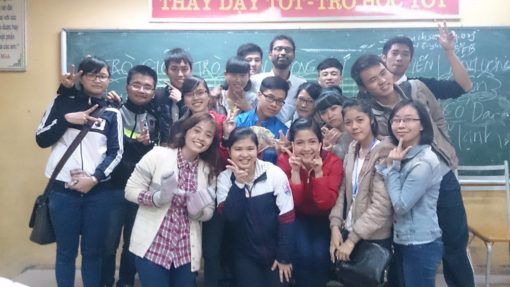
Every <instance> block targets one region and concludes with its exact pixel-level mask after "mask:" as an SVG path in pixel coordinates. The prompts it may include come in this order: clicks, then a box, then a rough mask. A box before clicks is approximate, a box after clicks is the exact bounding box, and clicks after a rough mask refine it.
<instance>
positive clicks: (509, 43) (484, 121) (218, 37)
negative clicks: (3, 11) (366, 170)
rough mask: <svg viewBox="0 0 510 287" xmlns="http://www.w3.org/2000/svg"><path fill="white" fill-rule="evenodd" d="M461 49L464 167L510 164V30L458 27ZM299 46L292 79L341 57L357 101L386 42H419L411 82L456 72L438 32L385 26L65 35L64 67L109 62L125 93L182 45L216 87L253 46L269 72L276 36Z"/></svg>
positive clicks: (455, 117)
mask: <svg viewBox="0 0 510 287" xmlns="http://www.w3.org/2000/svg"><path fill="white" fill-rule="evenodd" d="M455 31H456V33H457V37H458V40H457V47H456V51H457V54H458V55H459V57H460V58H461V60H462V61H463V63H464V64H465V65H466V67H467V68H468V70H469V74H470V76H471V78H472V80H473V83H474V88H473V90H472V92H471V93H469V94H467V95H464V96H462V97H461V98H459V99H456V100H446V101H443V102H442V105H443V107H444V109H445V114H446V117H447V120H448V123H449V129H450V136H451V138H452V141H453V142H454V145H455V147H456V149H457V152H458V155H459V158H460V162H461V164H493V163H501V162H502V161H503V160H504V159H510V54H509V52H508V51H509V50H508V49H509V47H510V27H492V28H455ZM280 33H282V34H286V35H289V36H291V37H292V38H293V39H294V40H295V42H296V48H297V50H296V60H295V62H294V64H293V66H292V73H294V74H296V75H299V76H302V77H304V78H306V79H308V80H313V79H315V78H316V71H315V68H316V66H317V64H318V63H319V62H320V61H321V60H322V59H324V58H326V57H331V56H333V57H337V58H338V59H340V60H341V61H342V62H343V63H344V66H345V69H344V84H343V89H344V91H345V92H346V94H347V95H354V94H355V92H356V90H357V89H356V87H355V85H354V83H353V81H352V80H351V79H350V78H349V70H350V67H351V65H352V63H353V62H354V60H355V59H356V58H357V57H358V56H359V55H360V54H362V53H376V54H380V52H381V47H382V45H383V43H384V42H385V41H386V40H387V39H389V38H391V37H393V36H396V35H407V36H409V37H411V38H412V39H413V41H414V42H415V56H414V59H413V63H412V66H411V67H410V70H409V75H410V76H424V77H435V78H439V79H449V78H451V70H450V67H449V65H448V63H447V61H446V59H445V57H444V55H443V52H442V49H441V48H440V47H439V45H438V43H437V41H436V34H437V30H436V29H432V28H406V29H402V28H392V29H390V28H386V29H342V30H260V31H154V30H64V31H63V32H62V46H63V49H62V58H63V61H62V63H61V64H62V66H63V67H68V66H69V64H72V63H74V64H76V65H77V64H78V63H79V61H80V60H81V59H82V57H83V56H84V55H87V54H93V55H96V56H99V57H102V58H104V59H105V60H106V61H107V62H108V63H109V64H110V65H111V67H112V81H111V85H110V89H114V90H116V91H118V92H120V93H125V78H126V74H127V71H128V70H129V69H130V68H131V67H132V66H134V65H137V64H146V65H148V66H150V67H152V68H154V69H156V70H157V71H158V76H159V78H160V79H159V83H162V82H163V81H164V80H165V78H166V75H165V73H164V61H163V59H164V55H165V52H166V51H168V50H170V49H172V48H175V47H181V48H184V49H185V50H187V51H188V52H189V53H190V54H191V55H192V57H193V60H194V64H193V71H194V73H195V74H198V75H200V76H202V77H204V78H205V79H206V80H207V82H208V83H209V85H211V86H215V85H218V84H220V83H221V82H222V81H223V71H224V65H225V62H226V61H227V59H228V58H230V57H231V56H234V55H235V52H236V50H237V47H238V46H239V45H240V44H243V43H246V42H254V43H257V44H259V45H260V46H261V47H262V48H263V50H264V53H265V55H264V64H263V68H264V70H265V71H268V70H270V67H271V63H270V62H269V61H268V60H267V52H266V51H267V50H268V46H269V42H270V41H271V39H272V38H273V37H274V36H275V35H277V34H280Z"/></svg>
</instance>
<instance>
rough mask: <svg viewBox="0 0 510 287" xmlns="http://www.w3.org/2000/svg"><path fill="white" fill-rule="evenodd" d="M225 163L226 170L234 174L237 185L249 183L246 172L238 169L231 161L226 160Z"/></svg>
mask: <svg viewBox="0 0 510 287" xmlns="http://www.w3.org/2000/svg"><path fill="white" fill-rule="evenodd" d="M227 161H228V163H229V164H228V165H227V166H226V168H228V169H230V170H231V171H232V173H234V176H235V178H236V181H237V182H238V183H240V184H247V183H248V182H250V179H249V178H248V171H246V170H243V169H241V168H239V167H238V166H237V164H236V163H235V162H234V161H233V160H231V159H227Z"/></svg>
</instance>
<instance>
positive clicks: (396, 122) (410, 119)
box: [390, 118, 420, 125]
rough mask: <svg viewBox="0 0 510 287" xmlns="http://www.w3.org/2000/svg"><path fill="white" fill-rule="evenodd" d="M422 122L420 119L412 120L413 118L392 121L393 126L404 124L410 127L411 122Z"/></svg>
mask: <svg viewBox="0 0 510 287" xmlns="http://www.w3.org/2000/svg"><path fill="white" fill-rule="evenodd" d="M416 121H418V122H419V121H420V119H412V118H405V119H391V121H390V123H391V124H392V125H400V123H404V125H408V124H410V123H411V122H416Z"/></svg>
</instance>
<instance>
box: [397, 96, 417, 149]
mask: <svg viewBox="0 0 510 287" xmlns="http://www.w3.org/2000/svg"><path fill="white" fill-rule="evenodd" d="M391 131H392V132H393V134H394V135H395V137H396V138H397V139H398V140H399V141H400V140H403V142H402V146H403V147H404V148H405V147H408V146H414V145H417V144H418V143H419V142H420V139H421V132H422V131H423V126H422V125H421V120H420V117H419V115H418V111H417V110H416V109H415V108H414V107H412V106H410V105H407V106H404V107H402V108H401V109H400V110H398V112H396V113H395V116H394V117H393V119H392V122H391Z"/></svg>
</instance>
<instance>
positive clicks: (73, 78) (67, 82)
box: [60, 64, 83, 89]
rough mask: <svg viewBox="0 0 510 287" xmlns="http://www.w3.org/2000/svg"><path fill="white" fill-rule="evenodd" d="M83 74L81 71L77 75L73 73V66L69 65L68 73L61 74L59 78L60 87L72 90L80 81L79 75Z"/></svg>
mask: <svg viewBox="0 0 510 287" xmlns="http://www.w3.org/2000/svg"><path fill="white" fill-rule="evenodd" d="M82 74H83V71H82V70H80V71H78V73H75V71H74V65H73V64H71V67H70V68H69V73H65V74H62V76H60V83H61V84H62V86H64V87H66V88H68V89H69V88H72V87H74V84H76V82H77V81H78V80H79V79H80V77H81V75H82Z"/></svg>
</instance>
